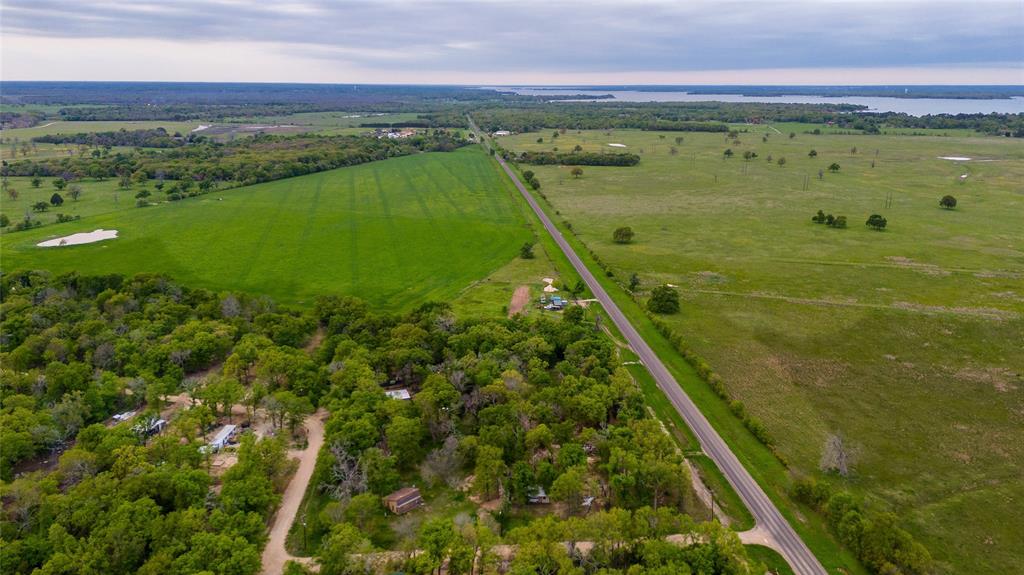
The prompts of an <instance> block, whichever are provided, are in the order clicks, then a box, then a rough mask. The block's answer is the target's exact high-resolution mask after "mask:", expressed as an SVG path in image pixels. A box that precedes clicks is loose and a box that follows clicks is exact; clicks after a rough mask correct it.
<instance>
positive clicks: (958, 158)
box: [939, 156, 971, 162]
mask: <svg viewBox="0 0 1024 575" xmlns="http://www.w3.org/2000/svg"><path fill="white" fill-rule="evenodd" d="M939 159H940V160H952V161H954V162H969V161H971V159H970V158H968V157H966V156H939Z"/></svg>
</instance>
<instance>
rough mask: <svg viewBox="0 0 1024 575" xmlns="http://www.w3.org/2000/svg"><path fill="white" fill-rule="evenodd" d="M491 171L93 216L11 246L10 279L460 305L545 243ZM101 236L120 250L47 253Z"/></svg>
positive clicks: (251, 194) (370, 173) (304, 184)
mask: <svg viewBox="0 0 1024 575" xmlns="http://www.w3.org/2000/svg"><path fill="white" fill-rule="evenodd" d="M490 162H491V160H490V159H489V158H488V157H487V156H486V155H485V154H484V153H483V152H482V151H481V150H480V149H479V148H477V147H475V146H474V147H472V148H464V149H460V150H458V151H455V152H450V153H429V154H417V155H414V156H406V157H400V158H393V159H390V160H385V161H382V162H373V163H370V164H363V165H360V166H354V167H350V168H342V169H338V170H332V171H328V172H321V173H318V174H312V175H308V176H301V177H296V178H289V179H285V180H278V181H275V182H268V183H264V184H258V185H255V186H249V187H245V188H236V189H233V190H227V191H223V192H213V193H210V194H207V195H204V196H199V197H197V198H192V199H186V200H182V201H179V202H171V203H161V204H158V205H154V206H151V207H146V208H132V209H131V210H122V211H118V212H112V213H106V214H98V215H95V216H89V217H83V219H82V220H80V221H76V222H72V223H68V224H63V225H61V226H55V227H50V226H46V227H43V228H39V229H35V230H30V231H25V232H18V233H14V234H10V235H5V236H4V246H3V267H4V269H5V270H8V271H13V270H17V269H26V268H28V269H46V270H50V271H52V272H54V273H64V272H69V271H76V272H79V273H83V274H89V273H93V274H103V273H125V274H134V273H139V272H159V273H166V274H168V275H170V276H171V277H174V278H176V279H177V280H179V281H182V282H186V283H189V284H190V285H194V286H199V287H205V288H208V289H212V290H228V289H230V290H240V291H245V292H250V293H255V294H265V295H269V296H271V297H273V298H274V299H275V300H276V301H278V302H281V303H305V304H309V303H311V302H312V301H313V298H314V297H315V296H317V295H320V294H332V293H333V294H347V295H355V296H358V297H361V298H363V299H364V300H366V301H367V302H369V303H370V304H371V305H373V306H375V307H378V308H380V309H384V310H400V309H407V308H408V307H411V306H412V305H415V304H418V303H422V302H424V301H448V300H450V299H451V298H453V297H455V296H456V295H457V294H458V293H459V292H460V291H461V290H462V289H463V288H464V287H465V286H467V285H469V284H471V283H472V282H474V281H476V280H478V279H479V278H482V277H486V276H488V275H489V274H490V273H492V272H493V271H494V270H496V269H499V268H501V267H503V266H504V265H506V264H507V263H508V262H509V261H511V260H512V259H513V258H515V257H518V251H519V247H520V246H521V245H522V244H523V243H524V242H526V241H528V240H530V238H531V237H532V234H531V232H530V231H529V230H528V229H527V228H525V227H524V226H523V224H524V221H523V219H522V215H521V211H520V209H521V208H520V206H519V205H518V204H517V203H514V202H513V201H512V196H511V195H510V193H509V191H508V188H509V187H511V183H509V182H507V181H506V180H504V179H500V178H499V177H498V174H496V173H495V172H494V170H493V169H492V167H491V166H490ZM121 201H122V202H124V201H125V199H124V198H122V199H121ZM97 228H104V229H116V230H118V231H119V237H118V238H117V239H115V240H108V241H105V242H99V243H95V244H88V245H81V246H71V247H61V248H48V249H47V248H37V247H36V246H35V244H36V243H37V242H39V241H42V240H44V239H47V238H50V237H54V236H57V235H66V234H69V233H74V232H80V231H91V230H94V229H97ZM58 232H59V233H58Z"/></svg>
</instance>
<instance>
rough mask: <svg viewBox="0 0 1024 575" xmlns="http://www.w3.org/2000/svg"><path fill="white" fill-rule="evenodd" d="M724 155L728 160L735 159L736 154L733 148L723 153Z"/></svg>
mask: <svg viewBox="0 0 1024 575" xmlns="http://www.w3.org/2000/svg"><path fill="white" fill-rule="evenodd" d="M722 155H723V156H725V157H726V158H731V157H733V155H734V152H733V151H732V148H726V149H725V151H724V152H722Z"/></svg>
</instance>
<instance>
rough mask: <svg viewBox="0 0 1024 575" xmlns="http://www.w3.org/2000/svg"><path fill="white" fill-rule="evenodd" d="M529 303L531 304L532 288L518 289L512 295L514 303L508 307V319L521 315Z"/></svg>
mask: <svg viewBox="0 0 1024 575" xmlns="http://www.w3.org/2000/svg"><path fill="white" fill-rule="evenodd" d="M528 303H530V286H526V285H522V286H519V287H517V288H516V292H515V293H514V294H512V303H510V304H509V305H508V317H512V316H514V315H516V314H517V313H521V312H522V311H523V309H525V308H526V304H528Z"/></svg>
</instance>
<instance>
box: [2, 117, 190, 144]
mask: <svg viewBox="0 0 1024 575" xmlns="http://www.w3.org/2000/svg"><path fill="white" fill-rule="evenodd" d="M207 123H209V122H207ZM200 124H202V122H198V121H193V122H175V121H173V120H144V121H137V122H136V121H127V120H125V121H113V120H111V121H98V122H89V121H87V122H65V121H63V120H47V121H44V122H42V123H41V124H39V125H38V126H32V127H31V128H15V129H10V130H4V131H3V134H2V138H3V143H4V144H7V145H10V144H11V143H12V142H14V141H16V140H17V141H24V140H31V139H32V138H36V137H39V136H49V135H51V134H82V133H89V132H116V131H118V130H129V131H130V130H152V129H155V128H163V129H165V130H167V132H168V133H170V134H173V133H175V132H180V133H181V134H182V135H187V134H188V133H189V132H190V131H192V129H194V128H198V127H199V125H200Z"/></svg>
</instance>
